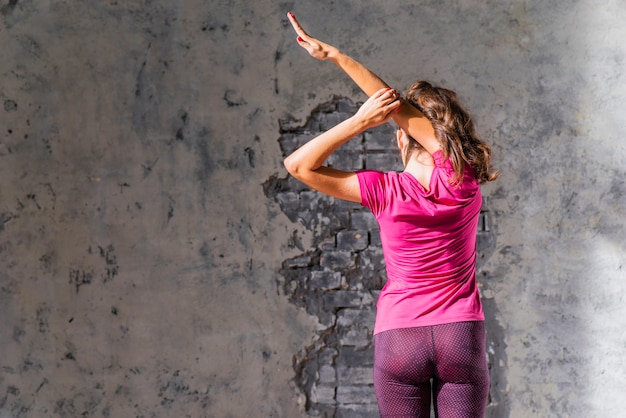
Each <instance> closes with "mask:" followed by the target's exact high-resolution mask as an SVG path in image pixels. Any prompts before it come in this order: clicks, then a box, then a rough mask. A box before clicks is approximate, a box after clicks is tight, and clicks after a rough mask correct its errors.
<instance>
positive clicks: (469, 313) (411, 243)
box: [357, 151, 484, 333]
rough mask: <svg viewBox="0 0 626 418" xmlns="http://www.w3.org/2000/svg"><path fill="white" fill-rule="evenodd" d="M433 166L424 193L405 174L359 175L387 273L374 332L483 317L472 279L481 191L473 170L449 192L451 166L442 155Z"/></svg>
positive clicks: (414, 181)
mask: <svg viewBox="0 0 626 418" xmlns="http://www.w3.org/2000/svg"><path fill="white" fill-rule="evenodd" d="M433 159H434V161H435V168H434V170H433V174H432V177H431V180H430V187H429V191H426V190H425V189H424V187H422V185H421V184H420V183H419V182H418V181H417V180H416V179H415V178H414V177H413V176H412V175H411V174H409V173H406V172H404V173H396V172H389V173H382V172H379V171H360V172H358V173H357V175H358V178H359V185H360V188H361V197H362V204H363V205H364V206H367V207H368V208H370V210H371V211H372V213H373V214H374V216H375V217H376V219H377V220H378V223H379V225H380V236H381V241H382V245H383V251H384V254H385V262H386V268H387V283H386V284H385V286H384V288H383V289H382V291H381V294H380V298H379V300H378V305H377V306H378V311H377V318H376V327H375V330H374V332H375V333H378V332H382V331H385V330H388V329H395V328H406V327H415V326H424V325H437V324H442V323H449V322H458V321H473V320H482V319H483V318H484V316H483V313H482V307H481V304H480V297H479V294H478V288H477V285H476V277H475V275H476V228H477V224H478V216H479V214H480V209H481V206H482V196H481V193H480V186H479V183H478V181H477V180H476V179H475V177H474V171H473V169H472V168H471V167H466V170H465V176H464V179H463V182H462V183H461V184H460V185H459V186H451V185H450V179H451V178H452V176H453V175H454V171H453V169H452V166H451V164H450V162H449V161H448V160H445V161H444V159H443V153H442V152H441V151H438V152H436V153H435V154H433Z"/></svg>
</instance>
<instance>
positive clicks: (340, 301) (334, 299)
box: [324, 290, 363, 309]
mask: <svg viewBox="0 0 626 418" xmlns="http://www.w3.org/2000/svg"><path fill="white" fill-rule="evenodd" d="M362 299H363V293H362V292H358V291H352V290H337V291H330V292H326V293H325V294H324V307H326V308H327V309H336V308H358V307H359V306H361V303H362Z"/></svg>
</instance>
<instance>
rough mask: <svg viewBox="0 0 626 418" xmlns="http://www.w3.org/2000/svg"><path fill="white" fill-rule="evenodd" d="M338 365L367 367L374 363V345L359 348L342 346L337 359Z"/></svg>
mask: <svg viewBox="0 0 626 418" xmlns="http://www.w3.org/2000/svg"><path fill="white" fill-rule="evenodd" d="M335 362H336V364H337V367H365V366H368V367H370V368H371V366H372V365H373V364H374V350H373V349H372V347H367V348H359V347H352V346H342V347H340V348H339V355H338V356H337V358H336V360H335Z"/></svg>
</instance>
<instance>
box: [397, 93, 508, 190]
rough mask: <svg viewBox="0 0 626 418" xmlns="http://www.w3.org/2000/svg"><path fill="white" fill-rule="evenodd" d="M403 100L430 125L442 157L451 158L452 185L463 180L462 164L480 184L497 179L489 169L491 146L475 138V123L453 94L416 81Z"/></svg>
mask: <svg viewBox="0 0 626 418" xmlns="http://www.w3.org/2000/svg"><path fill="white" fill-rule="evenodd" d="M405 98H406V100H407V101H408V102H409V103H411V104H412V105H413V106H415V107H416V108H417V109H419V110H420V111H421V112H422V113H423V114H424V116H426V118H427V119H428V120H429V121H430V122H431V123H432V124H433V128H434V129H435V135H436V136H437V139H438V140H439V142H440V144H441V147H442V151H443V155H444V157H445V158H450V162H451V163H452V167H453V168H454V172H455V176H454V178H453V180H452V182H453V184H457V185H458V184H460V183H461V182H462V181H463V174H464V172H465V164H469V165H470V166H472V167H473V168H474V170H475V171H476V178H477V179H478V181H479V182H480V183H485V182H488V181H493V180H495V179H496V178H498V176H499V175H500V173H499V172H497V171H494V170H493V169H492V168H491V147H489V145H487V144H486V143H484V142H483V141H482V140H481V139H480V138H478V136H477V135H476V131H475V129H474V122H473V121H472V118H471V117H470V115H469V113H468V112H467V111H466V110H465V109H464V108H463V106H461V104H460V103H459V102H458V100H457V97H456V93H455V92H453V91H452V90H448V89H445V88H442V87H436V86H433V85H432V84H430V83H429V82H427V81H417V82H415V83H413V84H412V85H411V86H410V87H409V88H408V90H407V92H406V95H405ZM413 140H414V139H413ZM414 141H415V140H414ZM418 145H419V144H418Z"/></svg>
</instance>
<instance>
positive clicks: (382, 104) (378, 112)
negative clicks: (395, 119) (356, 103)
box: [353, 88, 402, 129]
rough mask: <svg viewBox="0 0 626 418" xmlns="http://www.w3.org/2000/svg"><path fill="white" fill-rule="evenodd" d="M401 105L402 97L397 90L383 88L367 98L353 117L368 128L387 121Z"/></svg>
mask: <svg viewBox="0 0 626 418" xmlns="http://www.w3.org/2000/svg"><path fill="white" fill-rule="evenodd" d="M401 105H402V99H401V98H400V95H399V94H398V92H397V91H395V90H393V89H391V88H384V89H380V90H378V91H377V92H376V93H374V94H373V95H372V97H370V98H369V99H367V101H366V102H365V103H363V105H361V107H360V108H359V110H358V111H357V112H356V114H355V115H354V116H353V117H354V118H356V119H357V120H359V122H360V123H362V124H363V125H365V127H366V128H365V129H369V128H373V127H374V126H378V125H381V124H383V123H385V122H387V121H388V120H389V119H391V116H392V115H393V114H394V112H398V111H399V110H400V106H401Z"/></svg>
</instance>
